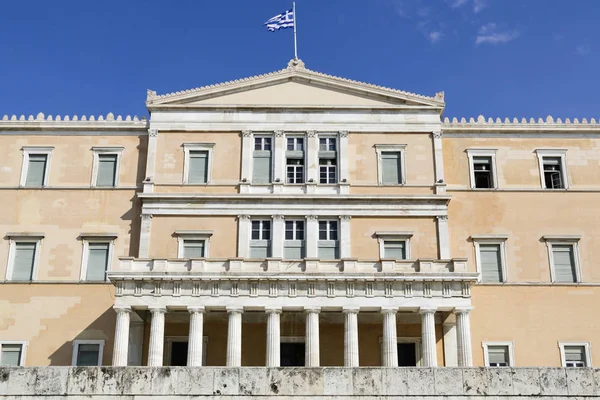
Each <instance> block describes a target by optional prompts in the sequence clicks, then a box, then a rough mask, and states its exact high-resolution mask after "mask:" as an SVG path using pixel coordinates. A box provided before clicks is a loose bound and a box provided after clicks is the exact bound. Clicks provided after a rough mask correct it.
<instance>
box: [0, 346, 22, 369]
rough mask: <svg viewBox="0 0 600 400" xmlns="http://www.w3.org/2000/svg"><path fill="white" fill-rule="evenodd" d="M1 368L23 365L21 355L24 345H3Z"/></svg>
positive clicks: (0, 356)
mask: <svg viewBox="0 0 600 400" xmlns="http://www.w3.org/2000/svg"><path fill="white" fill-rule="evenodd" d="M0 347H1V348H2V352H1V353H0V366H3V367H18V366H20V365H21V354H22V353H23V345H22V344H8V343H6V344H2V345H1V346H0Z"/></svg>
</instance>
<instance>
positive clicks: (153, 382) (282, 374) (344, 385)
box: [0, 367, 600, 400]
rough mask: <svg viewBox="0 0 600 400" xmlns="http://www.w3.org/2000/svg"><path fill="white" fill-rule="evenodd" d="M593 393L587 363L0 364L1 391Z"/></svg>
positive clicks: (51, 394) (317, 395) (144, 394)
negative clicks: (437, 365)
mask: <svg viewBox="0 0 600 400" xmlns="http://www.w3.org/2000/svg"><path fill="white" fill-rule="evenodd" d="M40 396H43V397H44V398H45V399H46V400H50V399H54V398H56V399H58V398H72V399H83V398H86V399H90V398H91V399H100V398H102V399H107V398H113V399H146V398H150V397H152V398H154V399H157V400H158V399H161V398H165V399H166V398H167V397H168V398H169V399H191V398H192V397H193V398H195V399H197V398H206V399H212V398H219V397H220V398H223V396H225V397H235V398H240V399H243V398H250V397H256V396H260V397H262V398H265V399H266V398H269V399H271V398H273V399H275V398H280V397H290V398H294V399H302V398H308V397H310V398H313V399H333V398H334V397H335V398H354V399H357V398H360V399H367V398H373V399H374V398H378V399H381V398H393V399H422V398H427V399H430V400H432V399H436V400H437V399H440V400H441V399H453V400H459V399H469V400H474V399H480V398H487V399H489V398H490V397H491V398H493V399H513V398H514V399H516V398H520V399H523V398H527V397H532V398H533V397H543V398H547V399H564V398H578V399H579V398H600V369H591V368H571V369H566V368H338V367H335V368H334V367H332V368H262V367H244V368H215V367H198V368H187V367H162V368H152V367H13V368H8V367H5V368H0V398H2V399H5V398H10V399H15V400H16V399H23V400H24V399H34V398H39V397H40Z"/></svg>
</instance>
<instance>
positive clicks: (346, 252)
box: [317, 215, 352, 259]
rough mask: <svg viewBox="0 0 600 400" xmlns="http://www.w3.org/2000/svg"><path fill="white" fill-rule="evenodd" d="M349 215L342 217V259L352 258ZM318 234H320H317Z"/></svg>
mask: <svg viewBox="0 0 600 400" xmlns="http://www.w3.org/2000/svg"><path fill="white" fill-rule="evenodd" d="M351 219H352V217H350V216H349V215H342V216H340V258H342V259H343V258H348V257H351V254H350V253H351V243H350V220H351ZM317 233H318V232H317Z"/></svg>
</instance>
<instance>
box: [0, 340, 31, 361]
mask: <svg viewBox="0 0 600 400" xmlns="http://www.w3.org/2000/svg"><path fill="white" fill-rule="evenodd" d="M5 344H8V345H15V344H16V345H21V356H20V357H19V365H18V366H19V367H24V366H25V360H26V359H27V346H28V344H29V343H28V341H27V340H0V362H2V346H3V345H5Z"/></svg>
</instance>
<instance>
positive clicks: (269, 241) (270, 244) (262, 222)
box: [248, 217, 285, 258]
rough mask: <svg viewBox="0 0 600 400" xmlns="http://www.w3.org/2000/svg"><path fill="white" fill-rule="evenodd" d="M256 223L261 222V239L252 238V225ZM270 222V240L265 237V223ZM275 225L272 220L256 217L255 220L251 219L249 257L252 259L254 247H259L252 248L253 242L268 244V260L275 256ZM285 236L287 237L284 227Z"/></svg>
mask: <svg viewBox="0 0 600 400" xmlns="http://www.w3.org/2000/svg"><path fill="white" fill-rule="evenodd" d="M254 222H260V223H261V224H260V237H261V238H260V239H253V238H252V224H253V223H254ZM265 222H268V223H269V239H264V238H263V235H264V223H265ZM273 225H274V221H273V219H272V218H264V217H262V218H261V217H255V218H251V219H250V223H249V224H248V229H249V232H248V239H249V240H248V257H249V258H251V254H252V247H259V246H252V244H253V242H267V257H266V258H270V257H272V256H273ZM284 235H285V226H284Z"/></svg>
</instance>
